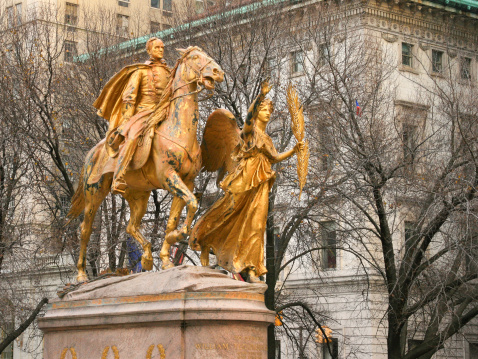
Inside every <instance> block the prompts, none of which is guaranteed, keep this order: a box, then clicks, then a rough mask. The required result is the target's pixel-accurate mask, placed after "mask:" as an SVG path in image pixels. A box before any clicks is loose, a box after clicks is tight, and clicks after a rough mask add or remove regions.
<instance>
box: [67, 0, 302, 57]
mask: <svg viewBox="0 0 478 359" xmlns="http://www.w3.org/2000/svg"><path fill="white" fill-rule="evenodd" d="M286 1H291V0H263V1H258V2H255V3H252V4H248V5H245V6H241V7H238V8H235V9H233V10H228V11H225V12H221V13H217V14H214V15H211V16H207V17H205V18H203V19H199V20H194V21H191V22H188V23H186V24H182V25H179V26H176V27H173V28H170V29H167V30H162V31H158V32H155V33H152V34H148V35H145V36H142V37H138V38H135V39H132V40H128V41H125V42H121V43H119V44H117V45H114V46H111V47H109V48H107V49H101V50H100V51H98V53H99V54H101V53H104V52H107V50H110V51H121V50H128V49H131V48H138V47H141V46H144V45H145V44H146V41H148V39H149V38H150V37H152V36H156V37H159V38H160V39H162V40H164V41H168V40H170V39H173V38H174V34H175V33H176V32H181V31H185V30H188V29H191V28H194V27H197V26H201V25H205V24H208V23H211V22H214V21H216V20H220V19H221V18H223V17H226V18H227V17H229V16H236V15H241V14H246V13H249V12H251V11H254V10H257V9H258V8H260V7H262V6H269V5H274V4H280V3H283V2H286ZM291 3H296V1H294V2H293V1H291ZM108 52H109V51H108ZM89 57H90V54H83V55H80V56H78V57H75V61H85V60H87V59H88V58H89Z"/></svg>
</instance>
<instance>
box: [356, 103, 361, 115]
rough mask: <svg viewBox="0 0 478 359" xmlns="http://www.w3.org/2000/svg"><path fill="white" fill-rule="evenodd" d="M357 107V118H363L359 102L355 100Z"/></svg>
mask: <svg viewBox="0 0 478 359" xmlns="http://www.w3.org/2000/svg"><path fill="white" fill-rule="evenodd" d="M355 105H356V106H357V116H362V109H361V108H360V105H359V103H358V100H355Z"/></svg>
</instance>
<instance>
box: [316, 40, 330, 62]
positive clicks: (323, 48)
mask: <svg viewBox="0 0 478 359" xmlns="http://www.w3.org/2000/svg"><path fill="white" fill-rule="evenodd" d="M328 58H329V47H328V46H327V44H320V45H319V56H318V65H319V66H324V65H325V64H326V63H327V62H328Z"/></svg>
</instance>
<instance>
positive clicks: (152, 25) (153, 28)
mask: <svg viewBox="0 0 478 359" xmlns="http://www.w3.org/2000/svg"><path fill="white" fill-rule="evenodd" d="M150 31H151V33H152V34H154V33H156V32H158V31H161V24H160V23H159V22H155V21H151V23H150Z"/></svg>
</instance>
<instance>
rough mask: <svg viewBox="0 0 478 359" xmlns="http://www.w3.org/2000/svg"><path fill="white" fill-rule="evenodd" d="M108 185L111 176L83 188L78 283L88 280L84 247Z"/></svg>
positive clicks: (107, 190)
mask: <svg viewBox="0 0 478 359" xmlns="http://www.w3.org/2000/svg"><path fill="white" fill-rule="evenodd" d="M110 186H111V178H107V179H103V180H101V181H100V182H99V184H98V187H96V188H95V187H89V188H87V189H86V190H85V216H84V218H83V222H82V223H81V227H80V228H81V233H80V238H81V240H80V255H79V257H78V264H77V268H78V275H77V277H76V280H77V281H78V282H79V283H81V282H86V281H87V280H88V276H87V275H86V271H85V265H86V249H87V247H88V242H89V241H90V236H91V231H92V227H93V221H94V219H95V214H96V211H98V208H99V207H100V205H101V202H103V200H104V199H105V197H106V196H107V195H108V192H109V190H110Z"/></svg>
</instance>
